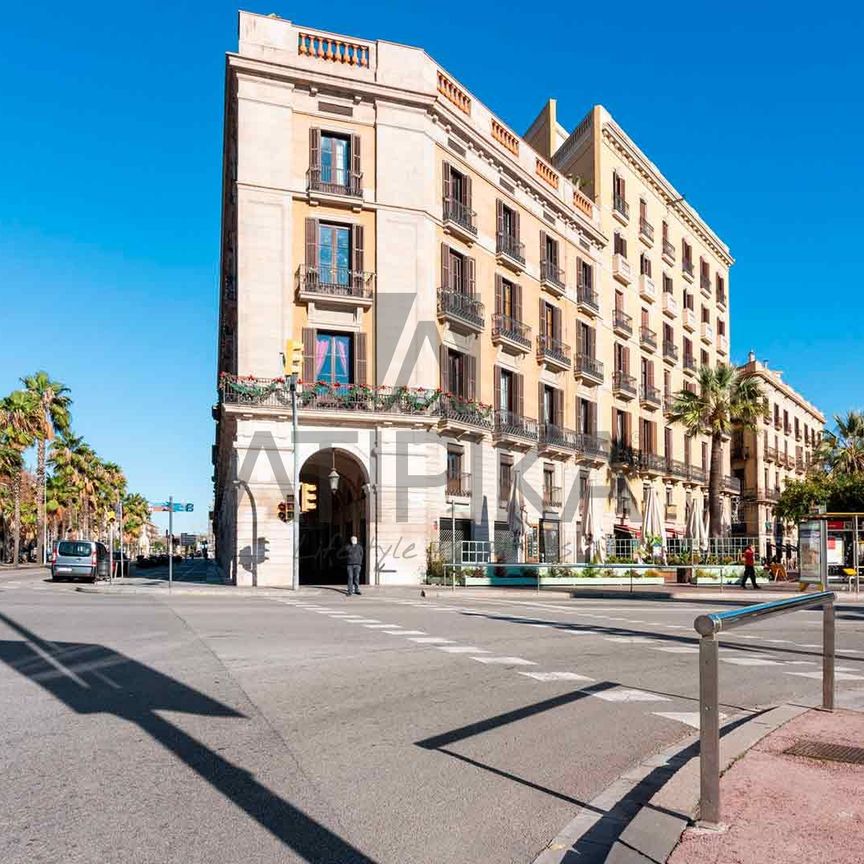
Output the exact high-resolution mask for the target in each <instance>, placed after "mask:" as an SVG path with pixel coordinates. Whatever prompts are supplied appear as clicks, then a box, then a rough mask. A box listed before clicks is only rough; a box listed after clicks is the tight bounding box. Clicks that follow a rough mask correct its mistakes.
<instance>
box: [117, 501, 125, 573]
mask: <svg viewBox="0 0 864 864" xmlns="http://www.w3.org/2000/svg"><path fill="white" fill-rule="evenodd" d="M118 509H119V510H120V575H121V576H123V575H124V574H123V499H122V498H121V499H120V501H119V502H118Z"/></svg>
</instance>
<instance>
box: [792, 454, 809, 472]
mask: <svg viewBox="0 0 864 864" xmlns="http://www.w3.org/2000/svg"><path fill="white" fill-rule="evenodd" d="M806 467H807V466H806V465H805V463H804V457H803V456H796V457H795V471H796V472H797V473H798V474H803V473H804V471H805V469H806Z"/></svg>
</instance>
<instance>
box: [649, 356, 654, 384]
mask: <svg viewBox="0 0 864 864" xmlns="http://www.w3.org/2000/svg"><path fill="white" fill-rule="evenodd" d="M648 386H649V387H653V386H654V364H653V363H652V362H651V361H650V360H649V361H648Z"/></svg>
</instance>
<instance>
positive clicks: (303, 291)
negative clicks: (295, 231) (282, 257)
mask: <svg viewBox="0 0 864 864" xmlns="http://www.w3.org/2000/svg"><path fill="white" fill-rule="evenodd" d="M297 283H298V284H297V296H298V298H299V299H300V300H301V301H302V302H305V303H318V304H326V305H328V306H350V307H361V308H369V307H370V306H371V305H372V301H373V300H374V286H375V274H374V273H361V272H359V271H357V270H342V269H340V268H337V267H315V266H309V265H306V264H303V265H302V266H301V267H300V269H299V270H298V273H297Z"/></svg>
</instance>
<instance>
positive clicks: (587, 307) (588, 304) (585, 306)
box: [576, 285, 600, 316]
mask: <svg viewBox="0 0 864 864" xmlns="http://www.w3.org/2000/svg"><path fill="white" fill-rule="evenodd" d="M576 302H577V303H578V305H579V311H580V312H586V313H587V314H588V315H591V316H595V315H599V314H600V301H599V300H598V298H597V292H596V291H595V290H594V289H593V288H592V287H591V286H590V285H580V286H579V288H578V289H577V291H576Z"/></svg>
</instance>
